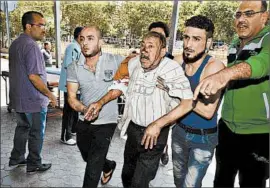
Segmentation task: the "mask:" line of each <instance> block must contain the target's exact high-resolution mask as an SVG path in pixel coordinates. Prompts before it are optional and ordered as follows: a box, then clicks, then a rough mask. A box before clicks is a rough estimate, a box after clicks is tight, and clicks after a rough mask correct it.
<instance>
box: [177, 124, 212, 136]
mask: <svg viewBox="0 0 270 188" xmlns="http://www.w3.org/2000/svg"><path fill="white" fill-rule="evenodd" d="M178 125H179V126H180V127H181V128H183V129H184V130H185V131H186V132H188V133H192V134H198V135H205V134H213V133H215V132H217V127H214V128H210V129H194V128H192V127H190V126H186V125H183V124H182V123H178Z"/></svg>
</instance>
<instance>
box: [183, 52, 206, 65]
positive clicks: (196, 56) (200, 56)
mask: <svg viewBox="0 0 270 188" xmlns="http://www.w3.org/2000/svg"><path fill="white" fill-rule="evenodd" d="M204 54H205V50H204V51H202V52H200V53H198V54H197V55H195V56H194V57H192V58H190V57H187V56H186V55H185V53H184V52H183V60H184V62H185V63H194V62H196V61H198V60H199V59H201V58H202V57H203V55H204Z"/></svg>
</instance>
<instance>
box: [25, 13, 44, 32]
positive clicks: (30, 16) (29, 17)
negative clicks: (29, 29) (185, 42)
mask: <svg viewBox="0 0 270 188" xmlns="http://www.w3.org/2000/svg"><path fill="white" fill-rule="evenodd" d="M34 14H36V15H39V16H40V17H42V18H43V15H42V14H41V13H40V12H37V11H28V12H26V13H24V14H23V16H22V26H23V30H24V31H25V29H26V24H32V23H33V21H34V18H33V15H34Z"/></svg>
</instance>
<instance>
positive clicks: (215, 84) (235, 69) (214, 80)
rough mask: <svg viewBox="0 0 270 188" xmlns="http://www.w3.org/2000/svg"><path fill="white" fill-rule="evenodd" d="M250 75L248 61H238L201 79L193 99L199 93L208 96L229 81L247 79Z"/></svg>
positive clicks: (194, 98)
mask: <svg viewBox="0 0 270 188" xmlns="http://www.w3.org/2000/svg"><path fill="white" fill-rule="evenodd" d="M250 76H251V67H250V65H249V64H248V63H245V62H243V63H239V64H236V65H234V66H231V67H227V68H225V69H223V70H221V71H219V72H217V73H215V74H213V75H210V76H208V77H206V78H205V79H203V80H202V81H201V82H200V84H199V85H198V86H197V87H196V89H195V91H194V97H193V100H196V99H197V97H198V95H199V93H201V94H202V95H204V97H205V98H207V99H208V98H209V97H210V96H211V95H215V94H216V93H217V92H218V91H220V90H221V89H223V88H225V87H226V85H227V84H228V83H229V81H232V80H243V79H249V78H250Z"/></svg>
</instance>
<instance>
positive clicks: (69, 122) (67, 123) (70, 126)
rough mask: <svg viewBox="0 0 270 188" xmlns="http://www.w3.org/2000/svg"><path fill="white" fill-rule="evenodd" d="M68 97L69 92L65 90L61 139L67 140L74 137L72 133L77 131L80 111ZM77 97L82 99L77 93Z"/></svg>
mask: <svg viewBox="0 0 270 188" xmlns="http://www.w3.org/2000/svg"><path fill="white" fill-rule="evenodd" d="M67 99H68V98H67V92H64V108H63V116H62V132H61V140H66V141H67V140H69V139H71V138H72V135H71V133H72V132H75V127H76V125H77V122H78V112H77V111H75V110H73V108H71V106H70V105H69V103H68V101H67ZM77 99H80V95H79V94H77Z"/></svg>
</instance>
